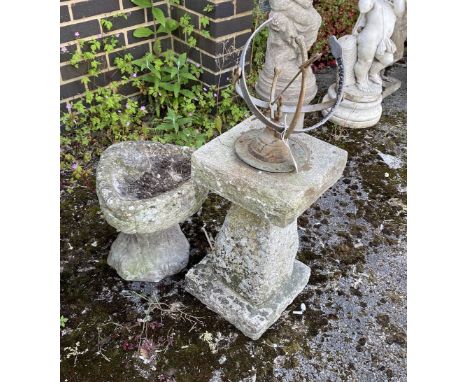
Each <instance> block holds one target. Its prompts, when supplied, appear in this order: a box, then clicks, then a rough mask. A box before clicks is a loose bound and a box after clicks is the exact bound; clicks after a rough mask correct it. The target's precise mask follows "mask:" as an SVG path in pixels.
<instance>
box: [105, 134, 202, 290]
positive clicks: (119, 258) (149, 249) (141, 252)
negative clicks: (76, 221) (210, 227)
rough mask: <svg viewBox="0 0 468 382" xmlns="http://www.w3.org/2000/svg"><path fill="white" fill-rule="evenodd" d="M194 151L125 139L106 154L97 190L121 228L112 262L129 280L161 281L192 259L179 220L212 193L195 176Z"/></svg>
mask: <svg viewBox="0 0 468 382" xmlns="http://www.w3.org/2000/svg"><path fill="white" fill-rule="evenodd" d="M192 152H193V151H192V150H191V149H190V148H188V147H180V146H175V145H170V144H166V145H163V144H160V143H157V142H146V141H137V142H122V143H117V144H114V145H112V146H110V147H109V148H108V149H107V150H106V151H105V152H104V153H103V154H102V156H101V159H100V161H99V165H98V168H97V174H96V190H97V194H98V198H99V203H100V206H101V210H102V212H103V214H104V217H105V219H106V221H107V222H108V223H109V224H110V225H111V226H113V227H114V228H116V229H117V230H118V231H120V233H119V235H118V237H117V239H116V240H115V241H114V243H113V244H112V247H111V251H110V254H109V257H108V259H107V262H108V264H109V265H110V266H111V267H113V268H114V269H116V271H117V273H118V274H119V275H120V276H121V277H122V278H123V279H125V280H129V281H153V282H157V281H160V280H161V279H163V278H164V277H166V276H170V275H173V274H175V273H178V272H179V271H180V270H181V269H183V268H184V267H185V266H186V265H187V263H188V257H189V243H188V241H187V239H186V237H185V235H184V234H183V233H182V231H181V229H180V227H179V223H182V222H183V221H184V220H186V219H187V218H188V217H190V216H191V215H193V214H194V213H195V212H197V211H198V210H199V209H200V207H201V205H202V203H203V201H204V200H205V198H206V196H207V191H206V190H205V189H203V188H202V187H201V186H198V185H196V184H195V183H194V182H193V180H192V178H191V169H190V160H191V155H192Z"/></svg>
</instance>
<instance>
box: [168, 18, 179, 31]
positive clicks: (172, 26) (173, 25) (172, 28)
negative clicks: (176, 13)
mask: <svg viewBox="0 0 468 382" xmlns="http://www.w3.org/2000/svg"><path fill="white" fill-rule="evenodd" d="M178 26H179V23H178V22H177V21H176V20H174V19H167V20H166V29H167V30H168V31H169V33H170V32H173V31H175V30H176V29H177V28H178Z"/></svg>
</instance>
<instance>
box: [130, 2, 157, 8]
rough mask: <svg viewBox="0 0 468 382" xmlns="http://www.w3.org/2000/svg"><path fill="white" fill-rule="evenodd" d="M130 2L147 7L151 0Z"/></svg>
mask: <svg viewBox="0 0 468 382" xmlns="http://www.w3.org/2000/svg"><path fill="white" fill-rule="evenodd" d="M132 3H133V4H135V5H138V6H139V7H143V8H149V7H151V6H152V5H153V4H152V2H151V0H132Z"/></svg>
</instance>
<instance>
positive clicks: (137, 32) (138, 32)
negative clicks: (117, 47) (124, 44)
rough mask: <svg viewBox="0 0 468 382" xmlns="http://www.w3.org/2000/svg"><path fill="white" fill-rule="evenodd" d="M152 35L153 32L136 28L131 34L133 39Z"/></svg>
mask: <svg viewBox="0 0 468 382" xmlns="http://www.w3.org/2000/svg"><path fill="white" fill-rule="evenodd" d="M153 34H154V32H153V31H152V30H151V29H150V28H148V27H143V28H138V29H137V30H135V31H134V32H133V36H134V37H148V36H151V35H153Z"/></svg>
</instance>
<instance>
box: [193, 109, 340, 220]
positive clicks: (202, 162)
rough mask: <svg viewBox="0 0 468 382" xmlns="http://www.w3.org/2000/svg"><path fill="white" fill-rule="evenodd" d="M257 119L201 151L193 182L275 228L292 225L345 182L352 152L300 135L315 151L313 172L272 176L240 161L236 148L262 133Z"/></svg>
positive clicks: (197, 153) (196, 155) (195, 158)
mask: <svg viewBox="0 0 468 382" xmlns="http://www.w3.org/2000/svg"><path fill="white" fill-rule="evenodd" d="M262 127H263V125H262V124H261V123H260V121H258V120H255V119H254V118H253V117H250V118H248V119H246V120H245V121H243V122H241V123H240V124H238V125H237V126H234V127H233V128H232V129H231V130H229V131H227V132H226V133H224V134H222V135H220V136H219V137H218V138H216V139H214V140H212V141H211V142H209V143H207V144H206V145H204V146H203V147H201V148H199V149H198V150H197V151H195V153H194V154H193V155H192V178H193V179H194V181H195V182H196V183H199V184H201V185H203V186H205V187H206V188H208V189H210V190H211V191H213V192H215V193H216V194H219V195H221V196H222V197H223V198H225V199H228V200H230V201H231V202H232V203H235V204H237V205H240V206H241V207H243V208H245V209H246V210H248V211H250V212H252V213H254V214H256V215H258V216H260V217H261V218H263V219H265V220H267V221H268V222H270V223H271V224H273V225H276V226H279V227H285V226H287V225H288V224H290V223H292V222H293V221H294V220H295V219H296V218H297V217H298V216H300V215H301V214H302V213H303V212H304V211H305V210H306V209H307V208H309V207H310V205H311V204H312V203H314V202H315V201H316V200H317V199H318V198H319V197H320V195H322V194H323V193H324V192H325V191H326V190H327V189H328V188H330V187H331V186H332V185H333V184H335V183H336V181H337V180H338V179H339V178H340V177H341V175H342V173H343V170H344V168H345V165H346V160H347V158H348V153H347V152H346V151H344V150H342V149H340V148H338V147H336V146H333V145H330V144H329V143H326V142H323V141H321V140H319V139H316V138H313V137H311V136H310V135H307V134H295V137H296V138H298V139H300V140H301V142H303V143H304V144H305V145H306V146H307V147H308V149H309V150H310V162H309V166H308V168H307V169H305V170H302V171H300V172H299V173H294V172H292V173H287V174H285V173H270V172H265V171H260V170H257V169H255V168H253V167H251V166H249V165H248V164H246V163H244V162H243V161H242V160H240V159H239V158H238V156H237V154H236V153H235V150H234V143H235V141H236V139H237V138H238V137H239V136H240V134H242V133H243V132H244V131H247V130H249V129H261V128H262Z"/></svg>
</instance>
